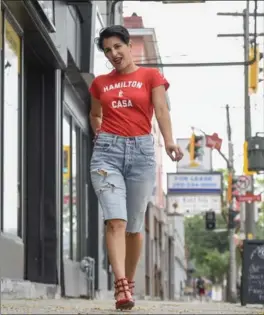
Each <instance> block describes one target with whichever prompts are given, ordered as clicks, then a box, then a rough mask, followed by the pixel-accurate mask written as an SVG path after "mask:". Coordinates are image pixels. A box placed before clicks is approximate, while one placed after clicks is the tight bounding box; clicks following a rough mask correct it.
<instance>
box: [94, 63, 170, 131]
mask: <svg viewBox="0 0 264 315" xmlns="http://www.w3.org/2000/svg"><path fill="white" fill-rule="evenodd" d="M160 85H164V86H165V89H166V90H167V89H168V87H169V83H168V81H167V80H166V79H165V78H164V76H163V75H162V74H161V73H160V72H159V70H158V69H154V68H138V69H137V70H136V71H134V72H132V73H128V74H119V73H118V72H116V71H115V70H114V71H112V72H110V73H109V74H106V75H100V76H98V77H97V78H95V79H94V80H93V82H92V85H91V87H90V93H91V94H92V96H93V97H94V98H96V99H97V100H99V101H100V103H101V105H102V111H103V119H102V125H101V129H100V131H103V132H108V133H112V134H116V135H120V136H125V137H133V136H141V135H146V134H150V133H151V120H152V116H153V109H154V106H153V103H152V94H151V93H152V89H153V88H155V87H157V86H160Z"/></svg>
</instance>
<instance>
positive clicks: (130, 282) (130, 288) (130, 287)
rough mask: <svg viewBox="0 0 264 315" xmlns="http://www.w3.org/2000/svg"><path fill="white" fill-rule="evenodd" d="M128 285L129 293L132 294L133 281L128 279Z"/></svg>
mask: <svg viewBox="0 0 264 315" xmlns="http://www.w3.org/2000/svg"><path fill="white" fill-rule="evenodd" d="M128 287H129V290H130V293H131V295H134V289H135V281H128Z"/></svg>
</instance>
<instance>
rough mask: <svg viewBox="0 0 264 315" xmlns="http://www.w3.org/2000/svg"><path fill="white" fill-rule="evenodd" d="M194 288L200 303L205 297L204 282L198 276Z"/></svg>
mask: <svg viewBox="0 0 264 315" xmlns="http://www.w3.org/2000/svg"><path fill="white" fill-rule="evenodd" d="M196 288H197V290H198V295H199V297H200V300H201V301H202V300H203V297H204V295H205V282H204V280H203V278H202V277H201V276H199V277H198V279H197V282H196Z"/></svg>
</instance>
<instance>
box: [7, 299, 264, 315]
mask: <svg viewBox="0 0 264 315" xmlns="http://www.w3.org/2000/svg"><path fill="white" fill-rule="evenodd" d="M121 313H122V314H124V313H125V314H126V313H131V314H262V315H264V307H263V306H254V305H249V306H246V307H241V306H240V305H239V304H227V303H214V302H209V303H207V302H203V303H201V302H199V301H194V302H189V303H187V302H172V301H162V302H160V301H136V307H135V308H134V309H133V310H132V311H129V312H120V311H115V309H114V303H113V300H112V301H111V300H92V301H91V300H80V299H57V300H2V301H1V314H121Z"/></svg>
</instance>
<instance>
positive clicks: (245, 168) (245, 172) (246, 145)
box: [243, 141, 256, 175]
mask: <svg viewBox="0 0 264 315" xmlns="http://www.w3.org/2000/svg"><path fill="white" fill-rule="evenodd" d="M243 160H244V165H243V173H244V174H245V175H254V174H256V172H253V171H249V170H248V142H247V141H245V142H244V146H243Z"/></svg>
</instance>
